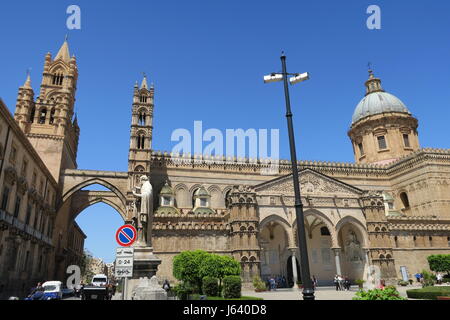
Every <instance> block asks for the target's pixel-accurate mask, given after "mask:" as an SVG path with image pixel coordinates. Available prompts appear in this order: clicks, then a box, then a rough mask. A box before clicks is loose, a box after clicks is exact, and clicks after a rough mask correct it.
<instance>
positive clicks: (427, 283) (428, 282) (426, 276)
mask: <svg viewBox="0 0 450 320" xmlns="http://www.w3.org/2000/svg"><path fill="white" fill-rule="evenodd" d="M422 275H423V282H422V287H424V288H425V287H432V286H434V284H435V282H436V276H435V275H433V274H431V273H430V272H428V271H426V270H422Z"/></svg>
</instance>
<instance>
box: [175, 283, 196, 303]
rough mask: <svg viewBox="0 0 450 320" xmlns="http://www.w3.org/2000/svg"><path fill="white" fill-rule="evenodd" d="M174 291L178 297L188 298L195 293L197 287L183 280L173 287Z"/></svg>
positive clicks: (181, 298)
mask: <svg viewBox="0 0 450 320" xmlns="http://www.w3.org/2000/svg"><path fill="white" fill-rule="evenodd" d="M172 291H173V292H174V293H175V295H176V296H177V298H178V299H180V300H188V299H189V295H191V294H192V293H194V291H195V288H194V287H193V286H192V285H190V284H189V283H187V282H182V283H180V284H177V285H176V286H174V287H173V288H172Z"/></svg>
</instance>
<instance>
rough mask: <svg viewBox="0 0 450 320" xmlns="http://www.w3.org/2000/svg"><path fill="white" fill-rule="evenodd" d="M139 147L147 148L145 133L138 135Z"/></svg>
mask: <svg viewBox="0 0 450 320" xmlns="http://www.w3.org/2000/svg"><path fill="white" fill-rule="evenodd" d="M137 148H138V149H144V148H145V135H143V134H140V135H139V136H138V137H137Z"/></svg>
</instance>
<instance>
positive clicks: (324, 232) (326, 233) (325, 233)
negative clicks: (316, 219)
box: [320, 227, 330, 236]
mask: <svg viewBox="0 0 450 320" xmlns="http://www.w3.org/2000/svg"><path fill="white" fill-rule="evenodd" d="M320 235H321V236H329V235H330V230H328V228H327V227H322V228H320Z"/></svg>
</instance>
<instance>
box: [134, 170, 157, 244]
mask: <svg viewBox="0 0 450 320" xmlns="http://www.w3.org/2000/svg"><path fill="white" fill-rule="evenodd" d="M140 181H141V186H140V188H135V189H134V190H133V195H134V196H135V197H137V198H138V199H137V200H136V202H135V206H134V207H135V210H136V211H135V212H136V215H137V217H136V218H137V222H138V236H139V238H138V243H139V244H140V245H143V244H146V245H147V246H151V228H152V223H151V222H152V220H153V219H152V217H153V188H152V185H151V183H150V180H149V178H148V177H147V176H146V175H142V176H141V178H140ZM138 191H139V192H138ZM139 203H140V205H139Z"/></svg>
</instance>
